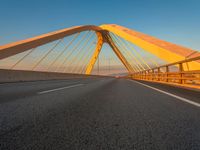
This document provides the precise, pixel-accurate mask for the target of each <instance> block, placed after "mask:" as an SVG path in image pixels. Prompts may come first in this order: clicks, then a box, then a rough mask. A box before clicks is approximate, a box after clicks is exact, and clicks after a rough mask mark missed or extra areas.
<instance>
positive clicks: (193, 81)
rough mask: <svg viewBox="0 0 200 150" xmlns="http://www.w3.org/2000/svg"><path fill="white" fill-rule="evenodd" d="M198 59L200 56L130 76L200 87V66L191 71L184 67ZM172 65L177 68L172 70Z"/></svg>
mask: <svg viewBox="0 0 200 150" xmlns="http://www.w3.org/2000/svg"><path fill="white" fill-rule="evenodd" d="M197 60H200V56H198V57H194V58H190V59H186V60H182V61H178V62H174V63H170V64H166V65H162V66H159V67H156V68H152V69H148V70H144V71H141V72H137V73H133V74H131V75H130V76H131V78H133V79H138V80H147V81H154V82H162V83H168V84H176V85H183V86H186V87H192V88H198V89H200V68H199V69H198V70H191V71H185V70H184V69H183V65H187V63H188V62H192V61H197ZM172 66H173V67H174V66H176V69H174V70H173V69H172V71H171V70H170V67H172Z"/></svg>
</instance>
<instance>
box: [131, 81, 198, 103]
mask: <svg viewBox="0 0 200 150" xmlns="http://www.w3.org/2000/svg"><path fill="white" fill-rule="evenodd" d="M130 81H132V82H135V83H138V84H141V85H143V86H145V87H148V88H150V89H153V90H155V91H158V92H160V93H164V94H166V95H169V96H171V97H174V98H177V99H179V100H181V101H183V102H186V103H189V104H191V105H194V106H197V107H200V104H199V103H197V102H193V101H192V100H189V99H187V98H183V97H180V96H177V95H174V94H172V93H168V92H166V91H163V90H160V89H157V88H155V87H152V86H149V85H146V84H143V83H141V82H138V81H134V80H130Z"/></svg>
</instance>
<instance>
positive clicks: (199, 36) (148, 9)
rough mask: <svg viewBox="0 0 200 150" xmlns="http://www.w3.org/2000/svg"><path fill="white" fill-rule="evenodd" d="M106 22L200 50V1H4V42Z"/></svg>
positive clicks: (0, 3) (0, 36)
mask: <svg viewBox="0 0 200 150" xmlns="http://www.w3.org/2000/svg"><path fill="white" fill-rule="evenodd" d="M106 23H112V24H119V25H123V26H126V27H129V28H132V29H135V30H137V31H140V32H143V33H146V34H150V35H153V36H156V37H158V38H161V39H164V40H167V41H170V42H173V43H177V44H180V45H184V46H186V47H190V48H193V49H196V50H199V49H200V0H101V1H100V0H0V27H1V28H0V44H5V43H8V42H11V41H16V40H20V39H24V38H28V37H32V36H35V35H39V34H42V33H47V32H50V31H54V30H58V29H62V28H66V27H70V26H74V25H85V24H94V25H100V24H106Z"/></svg>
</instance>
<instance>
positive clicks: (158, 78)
mask: <svg viewBox="0 0 200 150" xmlns="http://www.w3.org/2000/svg"><path fill="white" fill-rule="evenodd" d="M157 77H158V81H160V68H158V76H157Z"/></svg>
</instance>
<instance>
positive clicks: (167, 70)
mask: <svg viewBox="0 0 200 150" xmlns="http://www.w3.org/2000/svg"><path fill="white" fill-rule="evenodd" d="M168 73H169V66H166V82H169V79H168Z"/></svg>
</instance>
